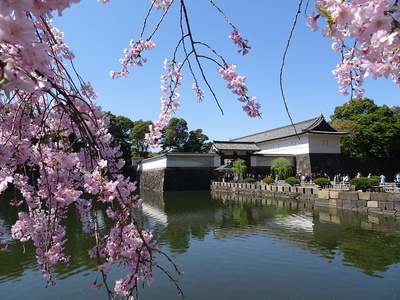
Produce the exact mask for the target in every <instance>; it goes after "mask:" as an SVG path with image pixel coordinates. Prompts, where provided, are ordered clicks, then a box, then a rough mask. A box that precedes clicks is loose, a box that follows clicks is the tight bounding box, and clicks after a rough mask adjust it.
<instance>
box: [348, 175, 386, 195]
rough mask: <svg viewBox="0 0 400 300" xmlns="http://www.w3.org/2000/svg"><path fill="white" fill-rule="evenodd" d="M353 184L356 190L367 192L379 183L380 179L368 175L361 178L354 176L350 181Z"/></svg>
mask: <svg viewBox="0 0 400 300" xmlns="http://www.w3.org/2000/svg"><path fill="white" fill-rule="evenodd" d="M349 183H350V184H351V185H354V186H355V188H356V190H362V191H363V192H365V191H366V190H367V189H369V188H370V187H372V186H374V185H379V180H377V179H375V178H366V177H361V178H353V179H351V180H350V182H349Z"/></svg>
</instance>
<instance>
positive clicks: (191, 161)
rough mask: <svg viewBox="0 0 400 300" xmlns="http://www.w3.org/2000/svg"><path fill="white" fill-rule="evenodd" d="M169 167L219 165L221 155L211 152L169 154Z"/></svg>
mask: <svg viewBox="0 0 400 300" xmlns="http://www.w3.org/2000/svg"><path fill="white" fill-rule="evenodd" d="M167 157H168V160H167V167H180V168H182V167H185V168H190V167H198V168H201V167H215V168H217V167H219V156H218V155H210V154H203V155H202V154H193V155H191V154H182V155H179V154H173V155H168V154H167Z"/></svg>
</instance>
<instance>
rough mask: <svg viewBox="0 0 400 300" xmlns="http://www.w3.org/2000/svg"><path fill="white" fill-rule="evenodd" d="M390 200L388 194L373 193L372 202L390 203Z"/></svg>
mask: <svg viewBox="0 0 400 300" xmlns="http://www.w3.org/2000/svg"><path fill="white" fill-rule="evenodd" d="M388 199H389V194H388V193H371V200H375V201H388Z"/></svg>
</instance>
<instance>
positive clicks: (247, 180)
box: [244, 178, 256, 183]
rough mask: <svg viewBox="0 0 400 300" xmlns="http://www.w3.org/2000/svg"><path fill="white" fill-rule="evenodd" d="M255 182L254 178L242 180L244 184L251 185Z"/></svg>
mask: <svg viewBox="0 0 400 300" xmlns="http://www.w3.org/2000/svg"><path fill="white" fill-rule="evenodd" d="M255 181H256V180H255V179H254V178H245V179H244V182H246V183H253V182H255Z"/></svg>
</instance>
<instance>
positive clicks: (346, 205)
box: [342, 199, 354, 208]
mask: <svg viewBox="0 0 400 300" xmlns="http://www.w3.org/2000/svg"><path fill="white" fill-rule="evenodd" d="M342 201H343V205H342V207H343V208H352V207H354V206H353V203H352V200H348V199H343V200H342Z"/></svg>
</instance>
